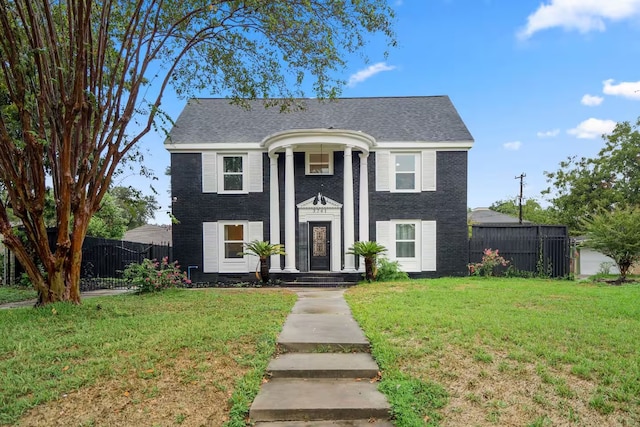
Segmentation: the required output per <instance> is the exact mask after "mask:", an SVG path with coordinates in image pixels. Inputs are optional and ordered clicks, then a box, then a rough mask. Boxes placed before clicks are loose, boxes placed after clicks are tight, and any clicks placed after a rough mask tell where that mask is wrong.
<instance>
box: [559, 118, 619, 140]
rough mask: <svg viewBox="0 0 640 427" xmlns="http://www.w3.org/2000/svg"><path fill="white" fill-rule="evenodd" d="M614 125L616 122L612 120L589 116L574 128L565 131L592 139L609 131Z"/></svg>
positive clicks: (577, 136) (582, 137) (578, 136)
mask: <svg viewBox="0 0 640 427" xmlns="http://www.w3.org/2000/svg"><path fill="white" fill-rule="evenodd" d="M615 127H616V122H614V121H613V120H601V119H594V118H590V119H587V120H585V121H583V122H582V123H580V124H579V125H578V126H576V127H575V128H573V129H569V130H568V131H567V133H568V134H569V135H574V136H575V137H576V138H580V139H594V138H599V137H601V136H602V135H603V134H607V133H611V131H613V129H614V128H615Z"/></svg>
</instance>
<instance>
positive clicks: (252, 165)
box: [245, 151, 263, 193]
mask: <svg viewBox="0 0 640 427" xmlns="http://www.w3.org/2000/svg"><path fill="white" fill-rule="evenodd" d="M262 155H263V153H261V152H259V151H249V153H248V154H247V171H246V173H245V176H246V177H247V192H249V193H262V191H263V187H262V186H263V182H262V181H263V165H262V163H263V162H262Z"/></svg>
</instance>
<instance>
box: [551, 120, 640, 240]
mask: <svg viewBox="0 0 640 427" xmlns="http://www.w3.org/2000/svg"><path fill="white" fill-rule="evenodd" d="M639 127H640V119H638V121H637V122H636V123H635V124H631V123H629V122H621V123H618V124H617V125H616V127H615V129H614V131H613V132H612V133H611V134H610V135H606V136H604V137H603V138H604V141H605V145H604V147H603V148H602V149H601V150H600V152H599V153H598V155H597V156H596V157H593V158H586V157H582V158H580V159H578V158H576V157H570V158H568V159H567V160H566V161H563V162H561V163H560V168H559V169H558V171H556V172H545V175H546V177H547V181H548V182H549V183H550V184H551V185H550V187H549V188H548V189H547V190H546V191H545V193H546V194H547V195H549V196H550V202H551V203H552V209H553V211H554V212H555V214H556V215H557V216H558V218H559V219H560V220H561V222H562V223H564V224H567V225H569V228H570V229H571V230H572V232H573V233H574V234H576V233H583V232H584V231H585V228H584V222H583V221H582V220H583V219H585V218H589V217H590V216H592V215H595V214H597V213H600V212H601V211H602V210H603V209H604V210H606V211H613V210H615V209H621V208H624V207H638V206H640V131H639Z"/></svg>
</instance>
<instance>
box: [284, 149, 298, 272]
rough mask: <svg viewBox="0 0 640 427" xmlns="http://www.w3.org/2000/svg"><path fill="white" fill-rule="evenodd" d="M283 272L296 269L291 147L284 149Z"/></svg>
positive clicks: (294, 199) (294, 187) (294, 189)
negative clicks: (284, 253)
mask: <svg viewBox="0 0 640 427" xmlns="http://www.w3.org/2000/svg"><path fill="white" fill-rule="evenodd" d="M284 160H285V162H284V223H285V227H284V250H285V252H286V253H287V254H286V255H285V257H284V271H286V272H288V273H297V272H298V270H297V269H296V226H295V225H296V194H295V191H296V186H295V183H294V182H293V179H294V169H293V147H292V146H290V145H289V146H287V147H285V158H284Z"/></svg>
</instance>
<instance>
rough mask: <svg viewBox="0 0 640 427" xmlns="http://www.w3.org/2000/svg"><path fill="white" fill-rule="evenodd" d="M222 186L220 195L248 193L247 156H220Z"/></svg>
mask: <svg viewBox="0 0 640 427" xmlns="http://www.w3.org/2000/svg"><path fill="white" fill-rule="evenodd" d="M219 158H220V162H221V165H220V173H221V177H220V178H221V185H220V188H219V190H218V192H220V193H246V192H247V183H246V181H247V179H246V173H247V165H246V155H240V154H229V155H226V154H225V155H222V156H219Z"/></svg>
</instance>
